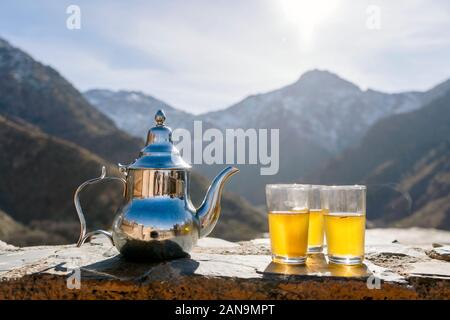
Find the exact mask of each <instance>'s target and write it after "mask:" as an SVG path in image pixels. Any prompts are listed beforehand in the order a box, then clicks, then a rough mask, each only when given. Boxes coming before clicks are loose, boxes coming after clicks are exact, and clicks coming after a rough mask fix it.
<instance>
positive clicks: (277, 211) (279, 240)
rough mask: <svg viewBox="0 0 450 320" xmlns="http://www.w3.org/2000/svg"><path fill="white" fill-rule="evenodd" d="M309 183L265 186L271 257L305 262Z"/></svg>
mask: <svg viewBox="0 0 450 320" xmlns="http://www.w3.org/2000/svg"><path fill="white" fill-rule="evenodd" d="M309 190H310V185H301V184H269V185H266V200H267V209H268V211H269V234H270V243H271V248H272V260H273V261H274V262H278V263H285V264H304V263H305V261H306V252H307V249H308V227H309Z"/></svg>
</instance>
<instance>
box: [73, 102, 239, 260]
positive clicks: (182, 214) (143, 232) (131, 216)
mask: <svg viewBox="0 0 450 320" xmlns="http://www.w3.org/2000/svg"><path fill="white" fill-rule="evenodd" d="M155 120H156V126H155V127H153V128H151V129H150V130H149V132H148V135H147V143H146V146H145V147H144V149H142V150H141V153H140V155H139V158H138V159H136V161H135V162H133V163H132V164H130V165H127V166H124V165H120V164H119V169H120V171H121V173H122V174H123V175H124V177H123V178H119V177H106V172H105V168H104V167H103V169H102V174H101V176H100V177H99V178H95V179H91V180H88V181H86V182H84V183H83V184H82V185H80V186H79V187H78V189H77V190H76V192H75V196H74V202H75V208H76V209H77V213H78V217H79V219H80V224H81V233H80V238H79V240H78V243H77V246H81V245H82V244H83V243H84V242H85V241H86V240H88V239H89V238H90V237H91V236H93V235H95V234H103V235H105V236H107V237H108V238H109V239H110V240H111V241H112V243H113V244H114V245H115V246H116V247H117V249H118V250H119V251H120V252H121V253H122V255H123V256H125V257H126V258H130V259H133V260H155V261H156V260H166V259H173V258H180V257H185V256H187V255H188V253H189V252H190V250H191V249H192V247H193V246H194V245H195V244H196V242H197V240H198V239H199V238H201V237H204V236H207V235H208V234H209V233H211V231H212V230H213V228H214V226H215V225H216V223H217V220H218V218H219V215H220V199H221V194H222V190H223V186H224V184H225V182H226V181H227V179H228V178H229V177H230V176H232V175H233V174H235V173H237V172H238V171H239V170H238V169H237V168H234V167H227V168H225V169H224V170H223V171H222V172H220V173H219V174H218V175H217V176H216V178H214V180H213V182H212V184H211V186H210V187H209V189H208V191H207V194H206V196H205V199H204V201H203V202H202V204H201V205H200V207H199V208H195V207H194V206H193V204H192V202H191V199H190V190H189V178H190V170H189V169H190V166H189V165H188V164H187V163H186V162H185V161H184V160H183V159H182V158H181V156H180V154H179V152H178V150H177V149H176V148H175V146H174V145H173V142H172V131H171V129H170V128H169V127H167V126H165V125H164V121H165V115H164V113H163V111H162V110H159V111H158V112H157V114H156V116H155ZM107 179H108V180H118V181H121V182H122V183H123V184H124V195H123V201H122V204H121V206H120V207H119V209H118V211H117V213H116V216H115V218H114V221H113V225H112V232H111V233H110V232H107V231H104V230H97V231H93V232H89V233H86V222H85V219H84V214H83V211H82V209H81V205H80V201H79V193H80V191H81V190H82V189H83V188H84V187H85V186H86V185H89V184H93V183H97V182H99V181H102V180H107Z"/></svg>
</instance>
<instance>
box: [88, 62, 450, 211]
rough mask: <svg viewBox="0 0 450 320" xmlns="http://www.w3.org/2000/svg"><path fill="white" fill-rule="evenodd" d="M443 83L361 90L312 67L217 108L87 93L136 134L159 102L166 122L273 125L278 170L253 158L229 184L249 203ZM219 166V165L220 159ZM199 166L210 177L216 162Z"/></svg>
mask: <svg viewBox="0 0 450 320" xmlns="http://www.w3.org/2000/svg"><path fill="white" fill-rule="evenodd" d="M449 88H450V81H447V82H444V83H442V84H440V85H439V86H436V87H435V88H434V89H431V90H429V91H427V92H404V93H395V94H389V93H383V92H380V91H375V90H370V89H369V90H361V89H360V88H359V87H358V86H356V85H355V84H353V83H351V82H350V81H347V80H345V79H342V78H340V77H339V76H338V75H336V74H333V73H331V72H328V71H321V70H312V71H309V72H306V73H305V74H303V75H302V76H301V77H300V78H299V80H298V81H296V82H295V83H293V84H291V85H288V86H285V87H283V88H280V89H277V90H274V91H271V92H268V93H262V94H257V95H252V96H249V97H247V98H245V99H243V100H242V101H240V102H238V103H236V104H234V105H232V106H230V107H228V108H226V109H223V110H219V111H215V112H209V113H205V114H201V115H198V116H194V115H192V114H189V113H186V112H182V111H179V110H177V109H175V108H173V107H170V106H167V105H166V104H165V103H163V102H161V101H159V100H156V99H154V98H151V97H148V96H145V95H144V94H141V93H136V92H125V91H119V92H111V91H105V90H101V91H99V90H93V91H89V92H87V93H85V96H86V97H87V98H88V100H89V101H90V102H91V103H92V104H93V105H94V106H97V108H99V110H101V111H103V112H105V113H106V114H107V115H109V116H110V117H111V118H112V119H113V120H114V121H115V122H116V124H117V125H118V126H119V127H120V128H122V129H123V130H125V131H128V132H129V133H131V134H133V135H137V136H140V137H143V136H145V132H146V131H147V129H148V128H149V127H150V126H151V125H152V121H153V119H152V117H153V114H154V112H155V111H156V110H157V109H158V108H160V107H163V108H164V109H165V111H166V112H167V117H168V119H167V122H168V124H169V125H170V126H171V127H172V128H186V129H189V130H190V129H192V124H193V121H194V120H202V121H203V124H204V125H203V127H204V128H205V127H210V126H213V127H216V128H219V129H222V130H224V129H226V128H244V129H247V128H256V129H258V128H267V129H279V130H280V131H279V132H280V144H279V146H280V149H279V168H280V170H279V172H278V174H277V175H274V176H261V175H260V171H259V166H257V165H245V166H240V169H241V173H240V174H239V175H238V176H236V178H235V179H233V181H232V183H231V184H232V188H233V190H234V191H235V192H239V193H241V194H242V195H244V196H245V197H247V199H249V200H251V201H253V202H254V203H258V204H261V203H262V202H263V201H264V185H265V184H266V183H273V182H293V181H303V179H304V177H307V176H309V175H310V174H311V173H312V172H314V171H316V170H317V169H318V168H320V167H322V166H323V165H324V164H325V163H326V162H327V161H329V160H330V159H331V158H333V157H336V156H337V155H339V154H341V152H342V151H343V150H345V149H347V148H349V147H354V146H356V145H358V143H359V142H360V141H361V140H362V138H363V137H364V135H365V134H366V132H367V131H368V130H369V128H370V127H371V126H372V125H373V124H374V123H376V122H377V121H378V120H380V119H383V118H386V117H389V116H391V115H395V114H401V113H406V112H409V111H412V110H415V109H418V108H420V107H421V106H422V105H423V104H424V103H426V102H428V101H431V100H433V99H434V98H436V97H438V96H440V95H442V94H443V92H445V91H446V89H449ZM219 166H223V165H219ZM198 168H199V169H200V170H201V171H202V172H203V173H206V174H207V175H209V176H210V177H211V176H213V175H214V174H215V173H217V170H218V169H219V168H218V166H211V165H204V166H198Z"/></svg>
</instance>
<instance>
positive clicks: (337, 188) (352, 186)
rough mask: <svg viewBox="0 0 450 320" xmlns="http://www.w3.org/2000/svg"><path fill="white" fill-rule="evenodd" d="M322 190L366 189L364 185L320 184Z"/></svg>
mask: <svg viewBox="0 0 450 320" xmlns="http://www.w3.org/2000/svg"><path fill="white" fill-rule="evenodd" d="M322 189H323V190H367V187H366V186H365V185H359V184H354V185H334V186H322Z"/></svg>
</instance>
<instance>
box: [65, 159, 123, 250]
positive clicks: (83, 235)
mask: <svg viewBox="0 0 450 320" xmlns="http://www.w3.org/2000/svg"><path fill="white" fill-rule="evenodd" d="M102 180H119V181H121V182H123V184H124V188H125V187H126V180H125V179H123V178H119V177H107V176H106V168H105V166H103V167H102V174H101V175H100V177H98V178H94V179H90V180H87V181H85V182H84V183H82V184H81V185H80V186H79V187H78V188H77V190H76V191H75V195H74V197H73V202H74V204H75V209H76V210H77V214H78V218H79V219H80V237H79V239H78V242H77V247H80V246H81V245H82V244H83V243H84V242H85V241H86V240H88V239H90V238H91V237H92V236H93V235H96V234H103V235H105V236H107V237H108V239H109V240H110V241H111V243H112V244H113V245H114V240H113V238H112V234H111V232H108V231H105V230H96V231H92V232H89V233H86V219H85V218H84V214H83V209H82V208H81V204H80V198H79V193H80V191H81V190H83V189H84V187H86V186H87V185H90V184H95V183H97V182H100V181H102Z"/></svg>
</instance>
